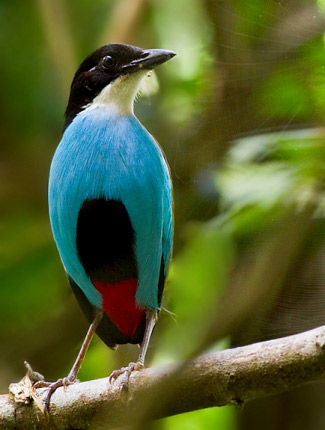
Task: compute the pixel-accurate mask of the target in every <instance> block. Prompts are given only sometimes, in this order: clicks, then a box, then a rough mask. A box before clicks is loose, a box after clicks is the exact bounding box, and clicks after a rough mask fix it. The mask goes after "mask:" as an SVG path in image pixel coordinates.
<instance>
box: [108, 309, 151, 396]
mask: <svg viewBox="0 0 325 430" xmlns="http://www.w3.org/2000/svg"><path fill="white" fill-rule="evenodd" d="M157 319H158V311H157V310H154V311H153V310H149V311H147V312H146V328H145V331H144V336H143V341H142V344H141V349H140V354H139V357H138V361H137V362H136V363H129V365H128V366H127V367H122V368H121V369H118V370H114V371H113V372H112V373H111V375H110V377H109V382H113V381H114V380H115V379H117V378H118V377H119V376H120V375H123V379H122V382H121V389H127V386H128V383H129V378H130V375H131V373H132V372H133V371H134V370H141V369H143V368H144V360H145V358H146V353H147V349H148V345H149V341H150V337H151V334H152V331H153V329H154V327H155V325H156V322H157Z"/></svg>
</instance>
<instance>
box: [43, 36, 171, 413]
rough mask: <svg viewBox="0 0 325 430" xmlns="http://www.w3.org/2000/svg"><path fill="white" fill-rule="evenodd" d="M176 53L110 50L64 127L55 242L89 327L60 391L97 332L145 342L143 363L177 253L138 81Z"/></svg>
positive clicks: (55, 187) (102, 54) (56, 179)
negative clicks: (142, 117) (141, 114)
mask: <svg viewBox="0 0 325 430" xmlns="http://www.w3.org/2000/svg"><path fill="white" fill-rule="evenodd" d="M174 55H175V53H174V52H172V51H167V50H160V49H148V50H142V49H141V48H138V47H135V46H131V45H121V44H112V45H105V46H102V47H101V48H99V49H97V50H96V51H94V52H93V53H92V54H90V55H89V56H88V57H87V58H86V59H85V60H84V61H83V62H82V63H81V65H80V66H79V68H78V70H77V72H76V74H75V76H74V78H73V81H72V84H71V92H70V97H69V102H68V106H67V109H66V112H65V118H66V122H65V131H64V133H63V136H62V139H61V142H60V144H59V146H58V148H57V150H56V152H55V154H54V157H53V160H52V165H51V170H50V179H49V211H50V220H51V226H52V230H53V235H54V239H55V242H56V244H57V247H58V250H59V253H60V256H61V260H62V262H63V265H64V268H65V270H66V272H67V275H68V277H69V282H70V285H71V287H72V290H73V292H74V294H75V296H76V298H77V300H78V302H79V304H80V306H81V308H82V310H83V312H84V313H85V315H86V317H87V319H88V320H89V322H90V327H89V330H88V333H87V335H86V337H85V340H84V342H83V345H82V347H81V350H80V352H79V354H78V357H77V359H76V361H75V363H74V365H73V367H72V369H71V371H70V373H69V375H68V376H67V377H66V378H61V379H58V380H57V381H56V382H54V383H46V382H44V381H41V382H39V383H36V384H35V387H37V386H42V387H44V386H48V387H49V389H48V392H47V395H46V397H45V400H44V407H45V409H47V408H48V406H49V403H50V398H51V395H52V393H53V392H54V391H55V390H56V389H57V388H58V387H60V386H62V385H64V386H65V385H68V384H72V383H74V382H75V381H76V378H77V374H78V371H79V368H80V365H81V362H82V360H83V357H84V356H85V354H86V351H87V348H88V346H89V343H90V341H91V338H92V336H93V334H94V333H95V332H96V333H97V334H98V336H99V337H100V338H101V339H102V340H103V341H104V342H105V343H106V344H107V345H108V346H109V347H112V348H115V347H116V346H117V345H119V344H125V343H138V344H140V343H141V350H140V354H139V358H138V361H137V363H130V364H129V366H128V367H127V368H122V369H121V370H117V371H114V372H113V373H112V375H111V377H110V381H112V380H113V379H116V378H118V376H119V375H121V374H124V377H123V380H122V386H126V385H127V383H128V378H129V375H130V373H131V372H132V371H134V370H140V369H141V368H143V366H144V360H145V355H146V351H147V348H148V344H149V340H150V336H151V333H152V331H153V328H154V326H155V323H156V321H157V318H158V311H159V306H160V301H161V296H162V293H163V289H164V283H165V279H166V276H167V271H168V266H169V262H170V257H171V249H172V237H173V207H172V206H173V205H172V185H171V179H170V174H169V169H168V165H167V162H166V160H165V158H164V155H163V153H162V151H161V149H160V147H159V145H158V143H157V142H156V141H155V140H154V139H153V137H152V136H151V135H150V134H149V133H148V132H147V130H146V129H145V128H144V127H143V126H142V125H141V124H140V122H139V121H138V120H137V119H136V117H135V116H134V114H133V102H134V98H135V95H136V93H137V90H138V86H139V83H140V81H141V80H142V79H143V78H144V76H145V75H146V74H147V73H148V70H151V69H152V68H154V67H156V66H158V65H159V64H162V63H164V62H165V61H168V60H169V59H170V58H172V57H173V56H174Z"/></svg>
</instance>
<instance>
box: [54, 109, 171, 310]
mask: <svg viewBox="0 0 325 430" xmlns="http://www.w3.org/2000/svg"><path fill="white" fill-rule="evenodd" d="M100 197H104V198H107V199H115V200H120V201H121V202H122V203H123V204H124V206H125V207H126V210H127V212H128V214H129V217H130V220H131V224H132V226H133V229H134V231H135V238H136V243H135V254H136V259H137V264H138V273H139V279H138V285H139V286H138V289H137V293H136V300H137V303H138V304H139V305H141V306H144V307H148V308H152V309H156V308H157V307H158V280H159V271H160V264H161V256H162V254H163V256H164V261H165V266H166V270H167V267H168V264H169V260H170V254H171V248H172V195H171V180H170V175H169V170H168V166H167V163H166V161H165V159H164V156H163V154H162V152H161V150H160V148H159V145H158V144H157V143H156V142H155V141H154V139H153V138H152V136H151V135H150V134H149V133H148V132H147V131H146V129H145V128H144V127H143V126H142V125H141V124H140V122H139V121H138V120H137V119H136V118H135V117H134V116H118V115H116V114H112V113H110V112H109V111H108V110H107V109H106V108H99V107H97V108H94V109H91V110H88V109H86V110H85V111H83V112H82V113H81V114H79V115H77V116H76V118H75V119H74V121H73V122H72V123H71V124H70V126H69V127H68V128H67V129H66V131H65V133H64V135H63V137H62V140H61V142H60V144H59V146H58V148H57V150H56V153H55V155H54V157H53V161H52V165H51V171H50V180H49V207H50V219H51V225H52V230H53V234H54V238H55V241H56V244H57V247H58V249H59V253H60V255H61V259H62V262H63V265H64V267H65V269H66V271H67V272H68V274H69V275H70V276H71V278H72V279H73V280H74V281H75V282H76V284H77V285H78V286H79V287H80V288H81V289H82V291H83V292H84V293H85V295H86V297H87V298H88V300H89V301H90V302H91V303H92V304H93V305H94V306H97V307H101V296H100V294H99V293H98V291H97V290H96V289H95V287H94V286H93V284H92V282H91V280H90V279H89V277H88V276H87V274H86V273H85V271H84V268H83V267H82V264H81V262H80V260H79V258H78V253H77V248H76V231H77V219H78V214H79V210H80V208H81V206H82V204H83V202H84V200H86V199H90V198H100ZM107 245H108V246H109V244H107Z"/></svg>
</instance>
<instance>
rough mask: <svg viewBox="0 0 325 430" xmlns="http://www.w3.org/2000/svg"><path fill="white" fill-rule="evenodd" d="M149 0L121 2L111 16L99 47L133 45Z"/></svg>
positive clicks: (121, 0) (122, 0) (123, 0)
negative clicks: (119, 44) (136, 30)
mask: <svg viewBox="0 0 325 430" xmlns="http://www.w3.org/2000/svg"><path fill="white" fill-rule="evenodd" d="M147 2H148V0H120V1H118V2H117V3H116V6H115V10H114V11H113V13H110V14H109V17H108V22H107V24H106V25H105V26H104V30H103V34H102V35H101V36H100V39H99V43H98V45H99V46H100V45H106V44H107V43H131V42H132V39H133V37H132V36H133V34H134V30H135V27H136V25H137V23H138V21H139V18H140V16H141V14H142V11H143V8H144V6H145V4H146V3H147Z"/></svg>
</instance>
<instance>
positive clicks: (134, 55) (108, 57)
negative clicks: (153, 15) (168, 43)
mask: <svg viewBox="0 0 325 430" xmlns="http://www.w3.org/2000/svg"><path fill="white" fill-rule="evenodd" d="M174 55H176V54H175V53H174V52H173V51H168V50H163V49H141V48H138V47H136V46H131V45H123V44H111V45H105V46H102V47H101V48H98V49H96V51H94V52H93V53H92V54H90V55H89V56H88V57H87V58H86V59H85V60H84V61H83V62H82V63H81V65H80V66H79V68H78V70H77V72H76V74H75V76H74V78H73V81H72V84H71V91H70V98H69V102H68V106H67V109H66V113H65V114H66V123H65V127H67V126H68V125H69V124H70V122H71V121H72V120H73V118H74V117H75V116H76V115H77V114H78V113H79V112H81V111H82V110H83V109H85V108H86V107H89V106H91V105H96V104H98V105H100V104H101V105H107V106H110V107H111V108H112V109H115V110H116V111H117V112H118V113H121V114H123V113H131V112H132V111H133V101H134V98H135V96H136V93H137V91H138V88H139V85H140V82H141V80H142V78H143V77H144V76H145V75H146V74H147V73H148V71H149V70H151V69H153V68H154V67H156V66H158V65H159V64H162V63H164V62H165V61H168V60H169V59H171V58H172V57H174Z"/></svg>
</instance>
